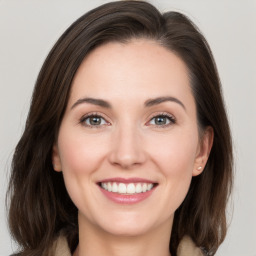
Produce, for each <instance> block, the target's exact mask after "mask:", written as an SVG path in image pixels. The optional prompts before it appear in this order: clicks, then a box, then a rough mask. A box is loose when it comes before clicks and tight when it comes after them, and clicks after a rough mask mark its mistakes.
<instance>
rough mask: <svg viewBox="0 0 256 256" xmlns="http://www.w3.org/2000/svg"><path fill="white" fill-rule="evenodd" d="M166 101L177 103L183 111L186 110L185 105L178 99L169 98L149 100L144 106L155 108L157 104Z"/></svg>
mask: <svg viewBox="0 0 256 256" xmlns="http://www.w3.org/2000/svg"><path fill="white" fill-rule="evenodd" d="M166 101H171V102H175V103H178V104H179V105H180V106H182V108H183V109H184V110H186V107H185V105H184V104H183V103H182V102H181V101H180V100H179V99H177V98H175V97H170V96H167V97H158V98H155V99H149V100H147V101H146V102H145V106H146V107H151V106H155V105H158V104H160V103H163V102H166Z"/></svg>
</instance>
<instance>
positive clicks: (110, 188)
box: [108, 182, 112, 192]
mask: <svg viewBox="0 0 256 256" xmlns="http://www.w3.org/2000/svg"><path fill="white" fill-rule="evenodd" d="M108 191H109V192H111V191H112V186H111V183H110V182H108Z"/></svg>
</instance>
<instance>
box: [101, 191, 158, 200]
mask: <svg viewBox="0 0 256 256" xmlns="http://www.w3.org/2000/svg"><path fill="white" fill-rule="evenodd" d="M100 190H101V192H102V193H103V194H104V195H105V196H106V197H107V198H108V199H110V200H111V201H113V202H115V203H118V204H136V203H139V202H141V201H143V200H145V199H147V198H148V197H149V196H150V195H151V194H152V193H153V191H154V190H155V187H154V188H152V189H151V190H149V191H146V192H143V193H138V194H131V195H128V194H118V193H114V192H109V191H107V190H105V189H103V188H101V187H100Z"/></svg>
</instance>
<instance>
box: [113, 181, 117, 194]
mask: <svg viewBox="0 0 256 256" xmlns="http://www.w3.org/2000/svg"><path fill="white" fill-rule="evenodd" d="M117 191H118V187H117V184H116V183H115V182H114V183H113V185H112V192H117Z"/></svg>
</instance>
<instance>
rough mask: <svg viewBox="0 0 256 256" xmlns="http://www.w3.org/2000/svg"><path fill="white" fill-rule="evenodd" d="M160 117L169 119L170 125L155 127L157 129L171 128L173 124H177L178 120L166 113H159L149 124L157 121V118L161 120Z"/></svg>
mask: <svg viewBox="0 0 256 256" xmlns="http://www.w3.org/2000/svg"><path fill="white" fill-rule="evenodd" d="M159 117H162V118H167V119H168V120H169V123H168V124H163V125H156V124H155V125H154V126H155V127H157V128H166V127H169V126H171V125H173V124H175V123H176V119H175V118H174V116H173V115H171V114H169V113H166V112H162V113H158V114H156V115H153V116H152V117H151V118H150V120H149V121H148V122H147V124H148V123H150V122H151V121H152V120H154V119H156V118H159Z"/></svg>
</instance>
